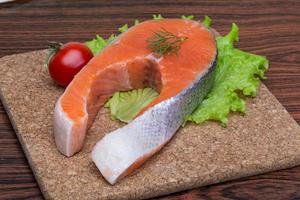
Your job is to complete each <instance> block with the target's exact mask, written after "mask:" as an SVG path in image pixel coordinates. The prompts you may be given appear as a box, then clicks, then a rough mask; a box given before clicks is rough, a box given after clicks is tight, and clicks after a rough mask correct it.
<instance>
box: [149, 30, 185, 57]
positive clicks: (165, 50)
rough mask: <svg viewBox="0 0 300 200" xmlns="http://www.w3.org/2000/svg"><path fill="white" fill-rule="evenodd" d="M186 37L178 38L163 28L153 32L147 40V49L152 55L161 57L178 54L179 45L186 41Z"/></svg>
mask: <svg viewBox="0 0 300 200" xmlns="http://www.w3.org/2000/svg"><path fill="white" fill-rule="evenodd" d="M187 39H188V38H187V37H179V36H177V35H174V34H173V33H171V32H169V31H167V30H166V29H164V28H161V30H159V31H156V32H154V35H153V36H152V37H151V38H149V39H148V40H147V42H148V48H149V49H151V51H153V52H154V53H157V54H158V55H160V56H162V55H164V54H170V53H176V54H177V53H178V51H179V49H180V47H181V43H182V42H183V41H185V40H187Z"/></svg>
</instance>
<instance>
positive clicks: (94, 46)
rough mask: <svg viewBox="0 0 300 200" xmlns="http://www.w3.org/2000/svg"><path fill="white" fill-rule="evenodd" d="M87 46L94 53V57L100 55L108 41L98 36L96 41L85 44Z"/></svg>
mask: <svg viewBox="0 0 300 200" xmlns="http://www.w3.org/2000/svg"><path fill="white" fill-rule="evenodd" d="M85 45H86V46H87V47H88V48H89V49H90V50H91V51H92V52H93V54H94V55H96V54H97V53H99V52H100V51H101V50H102V49H103V48H104V47H106V45H107V41H106V40H105V39H103V38H102V37H101V36H99V35H96V38H95V39H92V40H90V41H87V42H85Z"/></svg>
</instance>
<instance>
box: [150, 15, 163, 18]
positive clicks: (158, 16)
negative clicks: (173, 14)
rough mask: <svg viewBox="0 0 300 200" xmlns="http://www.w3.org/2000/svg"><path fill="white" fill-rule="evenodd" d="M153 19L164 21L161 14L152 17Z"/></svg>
mask: <svg viewBox="0 0 300 200" xmlns="http://www.w3.org/2000/svg"><path fill="white" fill-rule="evenodd" d="M152 17H153V19H164V18H163V16H161V14H158V15H152Z"/></svg>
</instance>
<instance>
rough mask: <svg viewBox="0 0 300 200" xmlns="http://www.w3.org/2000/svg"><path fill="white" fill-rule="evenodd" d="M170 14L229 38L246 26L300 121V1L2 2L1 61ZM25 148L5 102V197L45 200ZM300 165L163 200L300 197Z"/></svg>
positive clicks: (246, 46)
mask: <svg viewBox="0 0 300 200" xmlns="http://www.w3.org/2000/svg"><path fill="white" fill-rule="evenodd" d="M155 13H162V14H163V15H164V16H166V17H178V16H180V15H181V14H194V15H195V16H197V17H199V18H200V17H202V16H203V15H205V14H206V15H210V16H211V17H212V18H213V19H214V27H215V28H217V29H218V31H220V32H221V33H222V34H224V33H226V32H227V31H228V30H229V28H230V24H231V22H236V23H237V24H238V25H239V26H240V29H241V32H240V42H239V44H238V46H239V47H240V48H241V49H243V50H247V51H250V52H253V53H257V54H263V55H266V56H267V57H268V59H269V60H270V66H271V68H270V70H269V71H268V73H267V76H268V79H267V80H266V81H264V82H265V84H266V85H267V86H268V88H269V89H270V90H271V91H272V93H273V94H275V96H276V97H277V98H278V100H279V101H280V102H281V103H282V104H283V105H284V106H285V108H286V109H287V110H288V111H289V113H290V114H291V115H292V116H293V117H294V119H295V120H296V121H297V122H298V123H300V37H299V35H300V1H297V0H288V1H284V0H281V1H280V0H262V1H258V0H255V1H250V0H249V1H246V0H243V1H233V0H229V1H221V0H217V1H208V0H207V1H194V0H181V1H171V0H167V1H161V0H154V1H147V0H141V1H121V0H117V1H96V0H91V1H83V0H82V1H75V2H74V1H68V0H64V1H50V0H42V1H38V0H31V1H29V0H19V1H16V2H12V3H7V4H0V57H2V56H5V55H9V54H14V53H21V52H25V51H31V50H36V49H42V48H46V45H47V41H48V40H55V41H60V42H67V41H72V40H73V41H85V40H87V39H90V38H92V37H93V36H94V35H95V34H96V33H98V34H101V35H103V36H105V37H107V36H109V35H110V34H111V33H113V32H115V31H116V30H117V28H118V27H119V26H120V25H121V24H124V23H132V21H133V20H134V19H141V20H145V19H149V18H150V17H151V15H152V14H155ZM42 198H43V197H42V195H41V193H40V190H39V188H38V186H37V184H36V182H35V180H34V177H33V174H32V172H31V170H30V168H29V165H28V163H27V161H26V158H25V156H24V154H23V152H22V149H21V147H20V144H19V142H18V140H17V138H16V136H15V134H14V132H13V129H12V127H11V124H10V122H9V120H8V118H7V115H6V114H5V111H4V109H3V106H2V104H0V199H42ZM299 198H300V167H296V168H293V169H288V170H282V171H279V172H273V173H268V174H265V175H260V176H254V177H250V178H244V179H240V180H237V181H230V182H226V183H223V184H216V185H212V186H207V187H202V188H199V189H194V190H191V191H187V192H181V193H178V194H173V195H171V196H166V197H162V198H156V199H299Z"/></svg>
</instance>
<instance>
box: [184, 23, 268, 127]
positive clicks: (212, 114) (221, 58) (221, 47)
mask: <svg viewBox="0 0 300 200" xmlns="http://www.w3.org/2000/svg"><path fill="white" fill-rule="evenodd" d="M238 32H239V28H238V26H237V25H236V24H232V28H231V31H230V32H229V33H228V34H227V35H226V36H224V37H221V36H220V37H217V38H216V39H217V46H218V61H217V68H216V78H215V83H214V87H213V88H212V90H211V91H210V93H209V94H208V95H207V97H206V99H204V101H203V102H202V103H201V104H200V105H199V106H198V107H197V108H196V110H195V111H194V112H193V113H192V114H191V115H190V116H188V117H187V121H191V122H195V123H202V122H204V121H207V120H216V121H220V122H221V123H222V125H223V126H226V124H227V122H228V114H229V113H230V112H231V111H233V112H241V113H245V111H246V106H245V101H244V100H243V99H242V97H241V95H244V96H252V97H254V96H255V95H256V90H257V87H258V85H259V78H262V79H263V78H265V77H264V73H265V71H266V70H267V69H268V60H267V59H266V58H265V57H263V56H258V55H254V54H251V53H247V52H244V51H241V50H239V49H237V48H234V46H233V43H234V42H236V41H238Z"/></svg>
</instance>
